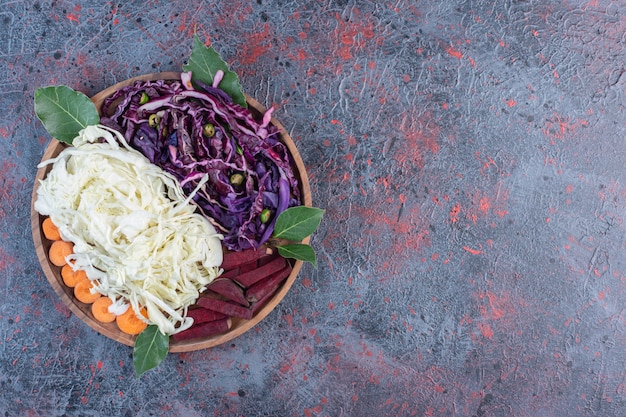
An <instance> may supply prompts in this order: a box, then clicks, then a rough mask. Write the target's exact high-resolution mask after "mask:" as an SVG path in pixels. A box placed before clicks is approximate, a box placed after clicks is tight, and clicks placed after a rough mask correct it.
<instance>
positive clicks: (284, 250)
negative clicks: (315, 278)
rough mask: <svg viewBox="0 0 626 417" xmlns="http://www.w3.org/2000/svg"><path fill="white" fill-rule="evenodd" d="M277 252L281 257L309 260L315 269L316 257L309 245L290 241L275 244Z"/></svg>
mask: <svg viewBox="0 0 626 417" xmlns="http://www.w3.org/2000/svg"><path fill="white" fill-rule="evenodd" d="M277 248H278V254H279V255H280V256H282V257H283V258H292V259H298V260H300V261H304V262H310V263H311V264H312V265H313V267H314V268H315V269H317V259H316V256H315V251H314V250H313V248H312V247H311V246H309V245H305V244H304V243H290V244H287V245H281V246H277Z"/></svg>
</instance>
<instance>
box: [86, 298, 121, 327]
mask: <svg viewBox="0 0 626 417" xmlns="http://www.w3.org/2000/svg"><path fill="white" fill-rule="evenodd" d="M111 304H113V301H112V300H111V299H110V298H109V297H100V298H98V299H97V300H96V301H94V302H93V304H92V305H91V312H92V314H93V316H94V318H95V319H96V320H98V321H99V322H101V323H111V322H113V321H115V314H113V313H111V312H110V311H109V306H111Z"/></svg>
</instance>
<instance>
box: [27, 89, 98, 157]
mask: <svg viewBox="0 0 626 417" xmlns="http://www.w3.org/2000/svg"><path fill="white" fill-rule="evenodd" d="M35 113H36V114H37V117H38V118H39V120H41V123H43V126H44V127H45V128H46V130H47V131H48V133H50V135H52V137H54V138H55V139H57V140H59V141H61V142H65V143H69V144H70V145H71V144H72V140H73V139H74V138H75V137H76V136H78V132H80V131H81V130H82V129H84V128H86V127H87V126H90V125H96V124H98V123H100V116H99V115H98V110H97V109H96V106H95V105H94V104H93V102H92V101H91V100H90V99H89V97H87V96H86V95H84V94H83V93H81V92H78V91H75V90H73V89H71V88H70V87H68V86H65V85H61V86H53V87H43V88H38V89H36V90H35Z"/></svg>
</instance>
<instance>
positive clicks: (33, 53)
mask: <svg viewBox="0 0 626 417" xmlns="http://www.w3.org/2000/svg"><path fill="white" fill-rule="evenodd" d="M194 31H197V33H198V34H199V36H200V37H201V38H202V39H203V40H205V41H206V42H211V43H212V44H213V46H214V47H215V48H216V49H217V50H218V51H219V52H220V53H221V54H222V56H223V57H224V58H225V59H226V60H227V61H228V62H229V63H230V64H231V65H232V67H233V69H234V70H236V71H237V72H238V73H239V74H240V76H241V81H242V84H243V86H244V89H245V90H246V92H248V93H249V94H251V95H252V96H254V97H255V98H257V99H258V100H259V101H261V102H262V103H263V104H265V105H275V106H276V107H277V111H276V113H275V114H276V116H277V117H278V118H279V119H280V120H281V121H282V122H283V124H284V125H285V126H286V128H287V129H288V130H289V132H290V133H291V134H292V136H293V137H294V139H295V140H296V142H297V145H298V147H299V149H300V152H301V153H302V156H303V159H304V161H305V163H306V165H307V167H308V169H309V173H310V178H311V185H312V189H313V199H314V203H315V205H317V206H318V207H322V208H325V209H326V210H327V214H326V217H325V219H324V222H323V224H322V226H321V227H320V230H319V232H318V233H317V234H316V235H315V237H314V239H313V240H312V244H313V246H314V247H315V248H316V250H317V252H318V256H319V268H318V269H317V270H315V269H313V268H311V267H309V266H307V267H305V268H304V269H303V271H302V273H301V275H300V276H299V278H298V281H297V282H296V284H295V285H294V287H293V289H292V291H291V292H290V293H289V294H288V295H287V297H286V298H285V300H284V301H283V302H282V303H281V304H280V305H279V306H278V308H277V309H276V310H274V312H272V314H271V315H270V316H269V317H268V318H267V319H266V320H265V321H263V322H262V323H261V324H260V325H258V326H256V327H255V328H254V329H253V330H252V331H250V332H249V333H247V334H245V335H243V336H241V337H239V338H237V339H235V340H234V341H233V342H232V343H229V344H227V345H225V346H220V347H217V348H213V349H210V350H205V351H199V352H194V353H188V354H171V355H169V356H168V358H167V359H166V361H165V362H164V363H163V364H162V365H161V366H160V367H159V368H158V369H156V370H154V371H151V372H149V373H148V374H146V375H144V377H142V378H141V379H140V380H137V379H135V378H134V376H133V370H132V361H131V349H130V348H128V347H126V346H123V345H120V344H118V343H116V342H114V341H112V340H109V339H107V338H105V337H103V336H100V335H98V334H96V333H95V332H93V331H92V330H91V329H90V328H88V327H87V326H86V325H84V324H83V323H82V322H81V321H80V320H78V319H77V318H76V317H74V316H73V315H72V314H70V311H69V310H68V309H67V308H65V307H64V306H63V305H62V303H61V302H60V299H59V298H58V297H57V296H56V294H55V293H54V292H53V290H52V288H51V287H50V286H49V285H48V282H47V281H46V279H45V277H44V276H43V274H42V271H41V269H40V267H39V264H38V262H37V258H36V256H35V253H34V249H33V243H32V239H31V231H30V223H29V210H28V207H29V204H30V198H31V194H30V193H31V190H32V185H33V178H34V175H35V170H36V169H35V166H36V164H37V163H38V162H39V160H40V158H41V156H42V154H43V150H44V148H45V146H46V144H47V142H48V140H49V138H48V136H47V134H46V132H45V130H44V129H43V127H42V126H41V124H40V123H39V122H38V121H37V119H36V118H35V116H34V112H33V106H32V99H33V92H34V89H35V88H36V87H39V86H45V85H52V84H68V85H70V86H72V87H74V88H76V89H79V90H81V91H83V92H85V93H87V94H94V93H96V92H97V91H99V90H101V89H103V88H105V87H107V86H109V85H111V84H113V83H115V82H118V81H121V80H123V79H126V78H128V77H131V76H134V75H139V74H144V73H149V72H156V71H172V70H174V71H175V70H179V69H180V67H181V65H182V64H183V63H184V61H185V60H186V58H187V57H188V55H189V52H190V48H191V44H192V36H193V33H194ZM625 33H626V3H625V2H624V1H621V0H618V1H609V0H589V1H574V0H565V1H563V0H559V1H535V0H533V1H508V0H507V1H500V2H488V1H471V0H467V1H462V0H457V1H446V2H444V1H442V2H438V1H408V0H398V1H380V2H375V1H361V0H356V1H355V0H343V1H323V2H322V1H311V0H304V1H298V2H296V1H269V0H256V1H250V2H248V1H241V0H234V1H232V2H216V1H209V0H206V1H195V2H194V1H180V0H179V1H127V2H111V1H100V0H89V1H78V0H67V1H41V0H40V1H26V0H14V1H8V0H0V108H1V109H2V112H0V141H1V143H2V149H3V152H2V153H1V154H0V174H1V175H0V192H1V197H2V198H1V203H0V226H1V230H2V235H1V237H2V239H1V240H0V242H1V243H0V413H1V414H2V415H6V416H101V415H102V416H140V417H144V416H188V417H193V416H281V417H282V416H306V417H309V416H311V417H312V416H333V417H335V416H458V417H474V416H475V417H482V416H515V417H523V416H524V417H525V416H528V417H535V416H540V417H564V416H615V417H619V416H624V415H626V312H625V306H626V253H625V251H626V226H625V224H624V213H625V208H626V170H625V169H624V166H625V164H626V146H625V143H624V141H625V139H626V109H625V99H626V75H625V74H624V72H625V66H626V63H625V61H626V35H625Z"/></svg>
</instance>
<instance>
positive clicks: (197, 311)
mask: <svg viewBox="0 0 626 417" xmlns="http://www.w3.org/2000/svg"><path fill="white" fill-rule="evenodd" d="M187 317H191V318H192V319H193V325H194V326H195V325H196V324H200V323H206V322H209V321H215V320H220V319H225V318H226V317H228V316H227V315H226V314H222V313H218V312H217V311H213V310H207V309H206V308H194V309H193V310H188V311H187Z"/></svg>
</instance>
